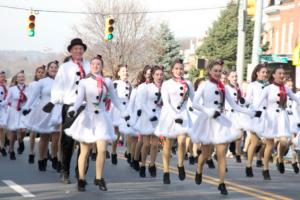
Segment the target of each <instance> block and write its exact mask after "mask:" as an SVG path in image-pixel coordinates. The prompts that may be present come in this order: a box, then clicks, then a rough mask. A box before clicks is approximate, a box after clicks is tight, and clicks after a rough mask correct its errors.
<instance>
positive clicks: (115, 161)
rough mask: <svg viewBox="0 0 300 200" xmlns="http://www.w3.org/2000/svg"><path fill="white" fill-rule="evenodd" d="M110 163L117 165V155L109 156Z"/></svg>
mask: <svg viewBox="0 0 300 200" xmlns="http://www.w3.org/2000/svg"><path fill="white" fill-rule="evenodd" d="M111 163H112V164H113V165H116V164H118V158H117V154H111Z"/></svg>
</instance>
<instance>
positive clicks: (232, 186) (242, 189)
mask: <svg viewBox="0 0 300 200" xmlns="http://www.w3.org/2000/svg"><path fill="white" fill-rule="evenodd" d="M118 157H119V158H121V159H123V160H126V158H125V157H124V156H123V155H122V154H119V155H118ZM147 163H149V162H147ZM156 166H157V168H158V169H160V170H163V165H162V164H161V163H158V162H156ZM169 168H170V170H169V171H170V172H172V173H174V174H177V175H178V171H177V168H175V167H172V166H170V167H169ZM194 173H195V172H192V171H189V170H186V176H187V177H188V178H191V179H194V178H195V175H194ZM202 181H203V182H205V183H209V184H211V185H216V186H217V185H219V180H218V179H217V178H214V177H211V176H203V180H202ZM226 185H227V186H229V187H228V189H229V190H233V191H236V192H239V193H243V194H246V195H249V196H253V197H256V198H258V199H264V200H271V199H282V200H292V199H291V198H289V197H286V196H282V195H277V194H275V193H271V192H265V191H263V190H259V189H256V188H251V187H248V186H244V185H240V184H236V183H233V182H231V181H226Z"/></svg>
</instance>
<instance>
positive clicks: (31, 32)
mask: <svg viewBox="0 0 300 200" xmlns="http://www.w3.org/2000/svg"><path fill="white" fill-rule="evenodd" d="M34 28H35V15H33V14H31V15H29V17H28V27H27V32H28V36H29V37H34V35H35V34H34Z"/></svg>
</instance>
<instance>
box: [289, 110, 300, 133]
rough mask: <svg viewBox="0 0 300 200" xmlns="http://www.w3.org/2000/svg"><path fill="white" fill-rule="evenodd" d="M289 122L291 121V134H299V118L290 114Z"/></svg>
mask: <svg viewBox="0 0 300 200" xmlns="http://www.w3.org/2000/svg"><path fill="white" fill-rule="evenodd" d="M288 116H289V121H290V131H291V133H298V132H299V131H300V129H299V127H298V123H300V122H299V121H297V118H296V116H295V115H293V114H289V115H288Z"/></svg>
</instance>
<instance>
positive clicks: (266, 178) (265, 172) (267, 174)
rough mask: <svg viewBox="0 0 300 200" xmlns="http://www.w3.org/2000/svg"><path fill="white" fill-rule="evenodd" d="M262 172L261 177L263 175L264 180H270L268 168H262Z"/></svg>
mask: <svg viewBox="0 0 300 200" xmlns="http://www.w3.org/2000/svg"><path fill="white" fill-rule="evenodd" d="M262 174H263V177H264V179H265V180H271V176H270V172H269V170H268V169H267V170H263V172H262Z"/></svg>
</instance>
